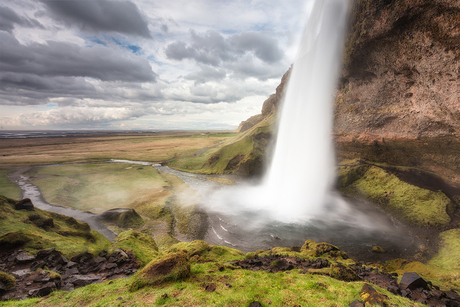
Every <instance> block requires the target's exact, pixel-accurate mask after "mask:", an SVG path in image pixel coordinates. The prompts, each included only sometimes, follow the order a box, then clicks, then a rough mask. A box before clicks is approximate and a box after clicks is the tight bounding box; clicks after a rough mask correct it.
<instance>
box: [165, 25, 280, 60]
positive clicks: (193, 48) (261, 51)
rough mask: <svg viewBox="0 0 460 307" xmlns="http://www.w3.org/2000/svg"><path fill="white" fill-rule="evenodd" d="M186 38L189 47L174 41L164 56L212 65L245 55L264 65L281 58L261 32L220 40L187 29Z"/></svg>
mask: <svg viewBox="0 0 460 307" xmlns="http://www.w3.org/2000/svg"><path fill="white" fill-rule="evenodd" d="M190 39H191V43H190V44H186V43H185V42H183V41H176V42H173V43H171V44H170V45H168V46H167V47H166V49H165V52H166V56H167V57H168V58H169V59H173V60H179V61H180V60H184V59H191V60H194V61H196V62H197V63H202V64H206V65H212V66H219V65H221V64H222V63H224V62H227V63H228V62H234V61H237V60H238V58H240V57H242V56H244V55H247V54H253V55H254V56H255V57H256V58H258V59H260V60H262V61H263V62H265V63H267V64H272V63H275V62H278V61H280V60H281V59H282V58H283V52H282V51H281V49H280V48H279V46H278V41H277V40H275V39H273V38H271V37H270V36H268V35H266V34H264V33H258V32H244V33H241V34H236V35H233V36H230V37H229V38H224V37H223V36H222V35H221V34H219V33H218V32H216V31H207V32H205V33H196V32H195V31H194V30H190Z"/></svg>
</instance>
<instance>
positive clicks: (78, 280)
mask: <svg viewBox="0 0 460 307" xmlns="http://www.w3.org/2000/svg"><path fill="white" fill-rule="evenodd" d="M99 280H101V277H100V276H97V275H73V276H71V277H70V280H69V282H70V283H71V284H73V285H74V287H75V288H78V287H84V286H86V285H90V284H93V283H95V282H97V281H99Z"/></svg>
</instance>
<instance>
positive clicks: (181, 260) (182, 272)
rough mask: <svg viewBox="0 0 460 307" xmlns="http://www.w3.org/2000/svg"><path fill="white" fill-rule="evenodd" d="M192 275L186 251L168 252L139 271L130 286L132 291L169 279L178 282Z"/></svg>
mask: <svg viewBox="0 0 460 307" xmlns="http://www.w3.org/2000/svg"><path fill="white" fill-rule="evenodd" d="M189 276H190V262H189V261H188V257H187V254H185V253H168V254H166V255H165V256H163V257H162V258H160V259H157V260H153V261H151V262H150V263H149V264H148V265H146V266H145V267H144V268H143V269H142V270H141V271H139V272H138V273H137V274H136V275H135V277H134V280H133V283H132V284H131V286H130V290H131V291H135V290H138V289H140V288H143V287H145V286H149V285H159V284H162V283H165V282H168V281H172V282H176V281H179V280H183V279H185V278H187V277H189Z"/></svg>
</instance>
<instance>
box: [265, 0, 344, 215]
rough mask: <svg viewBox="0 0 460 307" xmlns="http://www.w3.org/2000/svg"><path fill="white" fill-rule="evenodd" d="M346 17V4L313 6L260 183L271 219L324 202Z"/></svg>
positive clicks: (336, 0) (312, 210) (328, 0)
mask: <svg viewBox="0 0 460 307" xmlns="http://www.w3.org/2000/svg"><path fill="white" fill-rule="evenodd" d="M347 12H348V1H347V0H316V1H315V2H314V4H313V9H312V11H311V14H310V16H309V18H308V21H307V25H306V28H305V33H304V35H303V39H302V42H301V45H300V49H299V53H298V56H297V59H296V61H295V63H294V65H293V68H292V72H291V77H290V80H289V84H288V87H287V91H286V95H285V99H284V105H283V109H282V112H281V117H280V118H279V129H278V139H277V143H276V147H275V151H274V156H273V161H272V164H271V166H270V168H269V169H268V172H267V175H266V178H265V180H264V182H263V189H265V190H266V191H267V192H268V193H267V197H266V200H267V202H266V203H267V204H268V205H269V208H268V209H269V210H270V211H271V212H273V214H274V216H277V217H281V218H287V219H290V218H298V217H303V216H305V215H315V214H318V213H321V211H322V209H323V208H324V205H325V204H326V203H327V202H328V199H327V198H329V192H330V190H331V184H332V182H333V179H334V167H335V166H334V150H333V147H332V141H331V133H332V112H333V109H332V107H333V93H334V90H335V88H336V84H337V79H338V70H339V68H340V63H341V60H342V46H343V38H344V28H345V24H346V19H347V15H348V14H347ZM268 200H270V201H268ZM281 203H282V204H284V205H283V206H280V205H279V204H281ZM286 209H287V210H286ZM289 212H291V213H289Z"/></svg>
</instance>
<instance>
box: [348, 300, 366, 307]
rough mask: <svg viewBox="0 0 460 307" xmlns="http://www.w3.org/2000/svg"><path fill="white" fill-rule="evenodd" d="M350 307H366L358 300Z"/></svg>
mask: <svg viewBox="0 0 460 307" xmlns="http://www.w3.org/2000/svg"><path fill="white" fill-rule="evenodd" d="M348 306H349V307H364V303H363V302H361V301H358V300H354V301H353V302H351V303H350V304H349V305H348Z"/></svg>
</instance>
